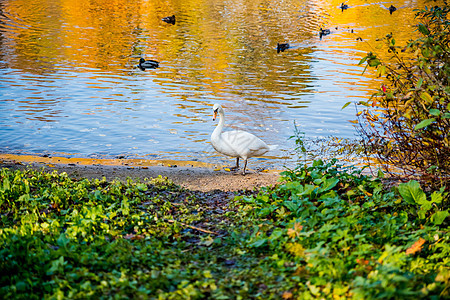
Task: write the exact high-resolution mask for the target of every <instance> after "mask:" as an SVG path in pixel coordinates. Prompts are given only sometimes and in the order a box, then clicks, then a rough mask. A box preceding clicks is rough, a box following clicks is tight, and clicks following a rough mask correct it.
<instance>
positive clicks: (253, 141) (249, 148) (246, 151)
mask: <svg viewBox="0 0 450 300" xmlns="http://www.w3.org/2000/svg"><path fill="white" fill-rule="evenodd" d="M213 110H214V115H213V121H215V120H216V118H217V114H219V117H220V120H219V124H218V125H217V127H216V129H214V131H213V133H212V134H211V143H212V146H213V147H214V149H215V150H216V151H217V152H220V153H222V154H225V155H228V156H231V157H236V167H234V168H233V169H238V168H239V158H242V159H243V160H244V162H245V163H244V170H243V171H242V175H245V169H246V167H247V159H249V158H250V157H253V156H260V155H263V154H264V153H266V152H267V151H269V150H273V149H275V148H276V146H272V145H271V146H269V145H267V144H266V143H264V142H263V141H262V140H261V139H260V138H258V137H256V136H254V135H253V134H251V133H249V132H246V131H242V130H235V131H226V132H222V129H223V125H224V123H225V114H224V112H223V108H222V106H221V105H220V104H214V107H213Z"/></svg>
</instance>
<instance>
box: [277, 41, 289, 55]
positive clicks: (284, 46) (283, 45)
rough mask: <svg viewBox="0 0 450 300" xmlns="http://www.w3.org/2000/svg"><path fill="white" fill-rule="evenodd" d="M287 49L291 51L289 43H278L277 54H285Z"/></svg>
mask: <svg viewBox="0 0 450 300" xmlns="http://www.w3.org/2000/svg"><path fill="white" fill-rule="evenodd" d="M286 49H289V44H288V43H281V44H280V43H277V53H280V52H283V51H284V50H286Z"/></svg>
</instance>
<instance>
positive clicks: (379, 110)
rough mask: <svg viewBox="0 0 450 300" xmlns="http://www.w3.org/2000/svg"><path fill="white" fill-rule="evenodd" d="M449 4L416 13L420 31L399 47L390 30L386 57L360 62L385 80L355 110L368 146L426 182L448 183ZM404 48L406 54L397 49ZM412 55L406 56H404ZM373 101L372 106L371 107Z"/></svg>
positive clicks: (383, 159) (369, 57) (387, 164)
mask: <svg viewBox="0 0 450 300" xmlns="http://www.w3.org/2000/svg"><path fill="white" fill-rule="evenodd" d="M449 10H450V7H449V6H447V5H445V6H444V7H443V8H441V7H432V8H429V9H427V8H426V9H425V10H421V11H419V12H418V13H417V17H418V18H419V19H420V23H419V24H418V31H419V32H420V33H421V35H422V37H421V38H419V39H417V40H414V41H411V42H409V43H408V44H407V45H406V47H399V46H397V45H396V43H395V39H394V37H393V35H392V34H389V35H388V36H386V38H385V39H384V40H385V42H386V45H387V49H388V52H389V53H391V54H392V57H391V59H390V60H389V61H383V60H382V59H381V58H380V57H379V56H378V55H377V54H374V53H368V54H367V56H366V57H364V58H363V59H362V60H361V62H360V64H362V63H364V62H365V63H367V66H366V68H367V67H369V66H370V67H374V68H376V69H377V73H378V75H380V76H385V77H386V82H387V83H386V84H384V85H382V87H381V88H380V91H379V92H377V93H375V94H374V95H373V97H372V98H371V99H370V100H369V101H368V102H367V103H363V104H365V105H366V106H367V108H366V109H364V110H363V111H361V112H359V113H358V114H360V119H359V121H360V125H361V126H360V129H361V132H362V135H363V137H364V140H365V143H366V145H367V146H368V149H369V150H370V151H371V152H373V153H375V155H376V156H377V158H378V159H379V160H380V161H381V162H382V163H383V164H385V167H386V168H385V169H386V170H387V171H389V170H390V168H392V167H395V168H396V169H400V170H402V171H403V172H404V175H406V176H419V177H420V179H421V180H423V181H426V182H427V183H428V184H429V185H430V186H434V187H436V186H437V187H444V186H446V187H447V189H449V188H450V136H449V134H450V81H449V80H450V79H449V78H450V44H449V42H450V21H449V19H448V13H449ZM403 52H408V55H407V56H405V55H403ZM411 56H412V57H413V59H408V57H411ZM374 107H375V108H376V109H374Z"/></svg>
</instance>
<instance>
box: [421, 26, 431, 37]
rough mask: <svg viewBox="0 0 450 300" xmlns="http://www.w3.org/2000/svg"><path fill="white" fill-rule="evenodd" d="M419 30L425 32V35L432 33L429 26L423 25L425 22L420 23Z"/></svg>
mask: <svg viewBox="0 0 450 300" xmlns="http://www.w3.org/2000/svg"><path fill="white" fill-rule="evenodd" d="M419 31H420V32H421V33H422V34H423V35H428V34H430V31H429V30H428V28H427V27H426V26H425V25H423V24H419Z"/></svg>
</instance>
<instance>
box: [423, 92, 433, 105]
mask: <svg viewBox="0 0 450 300" xmlns="http://www.w3.org/2000/svg"><path fill="white" fill-rule="evenodd" d="M420 98H422V100H424V101H425V102H426V103H432V102H433V97H431V96H430V94H428V93H427V92H423V93H422V94H421V95H420Z"/></svg>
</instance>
